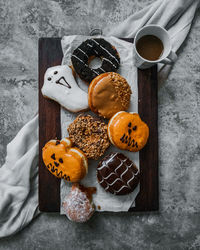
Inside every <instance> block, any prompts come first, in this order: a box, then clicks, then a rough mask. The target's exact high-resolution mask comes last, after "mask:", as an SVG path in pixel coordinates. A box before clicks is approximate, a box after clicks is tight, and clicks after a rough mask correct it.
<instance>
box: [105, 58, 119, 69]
mask: <svg viewBox="0 0 200 250" xmlns="http://www.w3.org/2000/svg"><path fill="white" fill-rule="evenodd" d="M104 60H105V61H108V62H109V63H110V64H112V65H113V66H114V67H115V68H117V67H116V66H115V65H114V63H112V62H111V61H110V60H109V59H107V58H105V57H104V58H103V60H102V61H104Z"/></svg>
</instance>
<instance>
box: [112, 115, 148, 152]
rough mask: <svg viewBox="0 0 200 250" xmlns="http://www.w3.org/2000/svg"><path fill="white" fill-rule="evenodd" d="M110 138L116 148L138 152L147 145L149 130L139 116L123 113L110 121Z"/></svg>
mask: <svg viewBox="0 0 200 250" xmlns="http://www.w3.org/2000/svg"><path fill="white" fill-rule="evenodd" d="M108 136H109V139H110V141H111V143H112V144H113V145H115V146H116V147H118V148H120V149H124V150H129V151H132V152H137V151H139V150H141V149H142V148H143V147H144V146H145V144H146V143H147V140H148V137H149V128H148V126H147V124H146V123H144V122H143V121H142V120H141V118H140V116H139V115H138V114H136V113H127V112H124V111H121V112H118V113H117V114H115V115H114V116H113V117H112V118H111V119H110V121H109V123H108Z"/></svg>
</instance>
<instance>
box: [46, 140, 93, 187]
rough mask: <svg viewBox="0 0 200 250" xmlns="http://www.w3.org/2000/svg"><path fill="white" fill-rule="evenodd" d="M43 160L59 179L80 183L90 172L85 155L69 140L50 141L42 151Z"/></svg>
mask: <svg viewBox="0 0 200 250" xmlns="http://www.w3.org/2000/svg"><path fill="white" fill-rule="evenodd" d="M42 158H43V161H44V164H45V166H46V167H47V169H48V170H49V171H50V172H51V173H52V174H53V175H55V176H56V177H57V178H63V179H65V180H67V181H70V182H78V181H80V180H81V179H83V178H84V177H85V175H86V174H87V172H88V162H87V158H86V156H85V155H84V153H83V152H82V151H81V150H80V149H78V148H75V147H72V142H71V141H70V140H69V139H68V138H64V139H62V140H61V141H59V140H50V141H49V142H47V143H46V144H45V146H44V147H43V149H42Z"/></svg>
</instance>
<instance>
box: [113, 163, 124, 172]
mask: <svg viewBox="0 0 200 250" xmlns="http://www.w3.org/2000/svg"><path fill="white" fill-rule="evenodd" d="M122 165H123V162H121V163H120V164H119V166H118V167H117V168H116V169H115V173H117V169H118V168H121V166H122Z"/></svg>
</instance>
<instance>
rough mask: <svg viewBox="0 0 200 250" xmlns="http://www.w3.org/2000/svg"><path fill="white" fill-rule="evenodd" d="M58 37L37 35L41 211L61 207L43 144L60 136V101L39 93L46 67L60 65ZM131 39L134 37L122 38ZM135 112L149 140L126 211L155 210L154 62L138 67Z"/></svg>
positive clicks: (155, 120) (55, 182)
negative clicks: (131, 202)
mask: <svg viewBox="0 0 200 250" xmlns="http://www.w3.org/2000/svg"><path fill="white" fill-rule="evenodd" d="M60 40H61V38H40V39H39V209H40V211H42V212H59V211H60V180H59V179H58V178H56V177H54V175H52V174H51V173H50V172H49V171H48V170H47V168H46V167H45V166H44V163H43V160H42V148H43V146H44V145H45V143H46V142H47V141H49V140H51V139H54V138H57V139H61V123H60V105H59V104H57V103H56V102H54V101H51V100H48V99H45V98H44V97H43V96H42V94H41V88H42V86H43V80H44V74H45V71H46V70H47V68H49V67H52V66H56V65H60V64H61V60H62V57H63V54H62V49H61V42H60ZM124 40H126V41H128V42H133V39H124ZM138 112H139V114H140V116H141V118H142V120H144V121H145V122H146V123H147V124H148V126H149V132H150V133H149V134H150V135H149V140H148V143H147V144H146V146H145V147H144V148H143V149H142V150H141V151H140V152H139V156H140V173H141V179H140V192H139V194H138V196H137V198H136V200H135V203H136V206H135V207H134V208H131V209H129V211H156V210H158V209H159V196H158V195H159V194H158V183H159V181H158V124H157V121H158V105H157V66H154V67H152V68H150V69H146V70H139V69H138Z"/></svg>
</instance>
